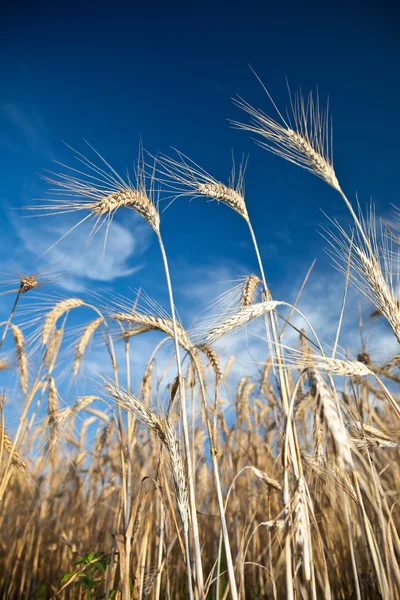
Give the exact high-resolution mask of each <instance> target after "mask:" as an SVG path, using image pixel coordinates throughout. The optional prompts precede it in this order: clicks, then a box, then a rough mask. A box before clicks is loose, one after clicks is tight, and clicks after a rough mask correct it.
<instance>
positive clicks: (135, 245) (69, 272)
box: [14, 215, 151, 292]
mask: <svg viewBox="0 0 400 600" xmlns="http://www.w3.org/2000/svg"><path fill="white" fill-rule="evenodd" d="M129 222H130V224H131V225H132V227H131V228H129V229H128V228H127V227H126V226H124V225H121V224H120V223H118V222H116V221H114V222H113V223H112V225H111V226H110V229H109V232H108V236H107V242H106V246H105V237H104V235H105V234H104V231H103V232H99V233H98V234H97V235H96V236H95V237H94V238H93V239H92V240H91V241H90V243H86V242H87V239H88V236H89V233H90V230H91V225H90V224H86V223H83V224H82V225H81V226H80V227H79V228H77V229H76V230H74V231H72V232H71V233H70V234H69V235H67V236H66V237H65V238H64V239H63V240H62V241H60V243H59V244H56V245H55V246H54V247H53V248H51V250H49V251H48V252H47V250H48V249H49V248H50V247H51V246H52V245H53V244H54V243H55V242H57V240H58V239H59V238H60V237H61V236H62V235H63V234H64V233H65V232H66V231H68V228H69V227H71V226H73V223H71V222H69V223H68V221H67V220H65V219H64V221H63V225H62V226H61V225H55V224H54V222H53V221H52V220H49V221H46V220H40V222H39V220H37V219H22V220H18V221H14V225H15V228H16V232H17V234H18V237H19V238H20V240H21V242H22V244H23V247H24V250H25V255H26V253H28V256H26V259H27V260H26V262H30V263H31V264H36V267H34V269H33V270H38V268H40V266H48V265H56V266H57V270H60V271H62V272H63V273H64V275H63V277H62V278H61V279H60V280H59V285H61V286H62V287H63V288H64V289H66V290H69V291H73V292H78V291H84V290H86V289H87V288H88V286H90V284H91V283H95V282H99V283H105V282H108V283H110V282H113V281H114V280H116V279H120V278H121V277H126V276H128V275H131V274H132V273H135V272H137V271H139V270H140V269H142V268H143V267H144V261H143V254H144V253H145V251H146V250H147V248H148V247H149V245H150V242H151V232H150V229H149V227H148V226H147V225H146V224H145V223H142V221H140V220H139V219H138V218H136V216H135V215H132V217H131V219H129ZM29 258H30V259H31V260H30V261H29ZM38 265H40V266H39V267H38Z"/></svg>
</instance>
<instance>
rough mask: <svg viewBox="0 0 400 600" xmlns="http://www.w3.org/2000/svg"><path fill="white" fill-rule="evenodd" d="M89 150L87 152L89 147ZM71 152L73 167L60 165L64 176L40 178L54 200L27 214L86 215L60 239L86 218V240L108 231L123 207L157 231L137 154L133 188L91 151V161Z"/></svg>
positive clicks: (157, 226) (154, 215) (158, 219)
mask: <svg viewBox="0 0 400 600" xmlns="http://www.w3.org/2000/svg"><path fill="white" fill-rule="evenodd" d="M89 147H90V148H91V146H89ZM71 150H72V151H73V152H74V159H75V160H76V161H77V165H76V167H72V166H68V165H64V164H61V163H60V165H61V166H62V167H64V168H65V170H66V171H65V172H62V173H51V176H46V177H43V179H44V180H45V181H47V182H48V183H49V184H50V185H51V186H53V187H52V188H51V190H50V192H49V193H52V194H53V195H54V197H53V198H50V199H49V200H46V201H45V203H44V204H42V205H39V206H35V207H30V208H29V210H33V211H41V213H42V215H41V216H47V215H50V214H52V213H53V212H58V213H59V214H65V213H73V212H79V211H80V212H84V213H87V214H86V216H84V217H83V218H82V219H81V220H80V221H79V222H78V223H77V224H76V225H74V227H72V228H71V229H70V230H69V231H68V232H66V233H65V234H64V235H63V236H62V238H61V239H63V238H64V237H65V235H67V234H68V233H70V232H71V231H73V230H74V229H75V228H76V227H78V225H80V224H81V223H83V222H84V221H86V220H87V219H89V218H92V219H93V220H94V225H93V228H92V230H91V233H90V236H89V239H90V238H91V237H92V236H93V235H95V233H96V232H97V231H98V230H99V229H100V228H101V227H102V225H103V224H105V223H107V232H108V227H109V225H110V223H111V221H112V219H113V217H114V215H115V213H116V211H117V210H118V209H120V208H123V207H125V208H129V209H131V210H134V211H135V212H136V213H137V214H139V215H140V216H141V217H143V218H144V219H145V220H146V221H147V222H148V223H149V225H150V226H151V227H152V228H153V229H154V231H157V232H158V231H159V226H160V218H159V214H158V212H157V209H156V207H155V205H154V203H153V201H152V199H151V198H150V197H149V195H148V192H147V190H146V179H145V175H144V164H143V158H142V156H141V152H140V153H139V161H138V166H137V172H136V185H133V184H132V182H131V181H130V179H129V176H127V177H126V179H124V178H122V177H121V176H120V175H118V173H117V172H116V171H115V170H114V169H113V168H112V167H111V165H110V164H109V163H108V162H107V161H106V160H105V159H104V158H103V157H102V156H101V155H100V154H99V153H98V152H96V151H95V150H94V149H93V148H92V150H93V152H94V155H95V156H94V158H93V160H90V159H89V158H87V157H85V156H84V155H83V154H81V153H79V152H77V151H76V150H73V149H72V148H71ZM106 236H107V233H106Z"/></svg>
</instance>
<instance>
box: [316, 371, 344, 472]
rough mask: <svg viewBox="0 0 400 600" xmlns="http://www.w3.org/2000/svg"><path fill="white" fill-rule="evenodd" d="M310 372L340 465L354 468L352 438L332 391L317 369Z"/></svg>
mask: <svg viewBox="0 0 400 600" xmlns="http://www.w3.org/2000/svg"><path fill="white" fill-rule="evenodd" d="M308 373H309V379H310V387H311V391H312V392H313V394H314V395H315V397H316V398H317V404H318V410H319V411H320V415H321V419H322V421H323V422H324V423H325V424H326V427H327V429H328V431H329V432H330V434H331V437H332V440H333V444H334V448H335V454H336V458H337V462H338V464H339V467H340V469H341V470H342V471H349V470H352V469H353V467H354V463H353V457H352V455H351V443H350V439H349V436H348V435H347V431H346V429H345V427H344V425H343V422H342V420H341V417H340V416H339V414H338V409H337V406H336V402H335V400H334V398H333V395H332V392H331V391H330V389H329V388H328V386H327V384H326V383H325V381H324V380H323V378H322V376H321V374H320V373H319V372H318V371H317V369H315V368H313V367H312V368H310V369H308Z"/></svg>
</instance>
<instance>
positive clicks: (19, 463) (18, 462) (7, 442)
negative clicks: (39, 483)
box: [0, 431, 26, 471]
mask: <svg viewBox="0 0 400 600" xmlns="http://www.w3.org/2000/svg"><path fill="white" fill-rule="evenodd" d="M2 442H3V447H4V449H5V451H6V452H7V453H8V454H10V453H11V451H12V449H13V445H14V443H13V441H12V440H11V438H10V436H9V435H8V433H6V432H5V431H3V432H2V435H0V444H1V443H2ZM12 464H13V465H15V466H16V467H17V468H18V469H21V471H25V469H26V464H25V462H24V461H23V460H22V458H21V456H20V455H19V454H18V451H17V450H16V449H15V448H14V452H13V456H12Z"/></svg>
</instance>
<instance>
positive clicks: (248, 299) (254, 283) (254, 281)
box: [240, 275, 262, 308]
mask: <svg viewBox="0 0 400 600" xmlns="http://www.w3.org/2000/svg"><path fill="white" fill-rule="evenodd" d="M260 284H262V281H261V279H260V278H259V277H257V275H249V277H246V279H245V281H244V284H243V287H242V293H241V296H240V306H241V307H242V308H243V307H245V306H250V305H251V304H253V301H254V298H255V295H256V292H257V287H258V286H259V285H260Z"/></svg>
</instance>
